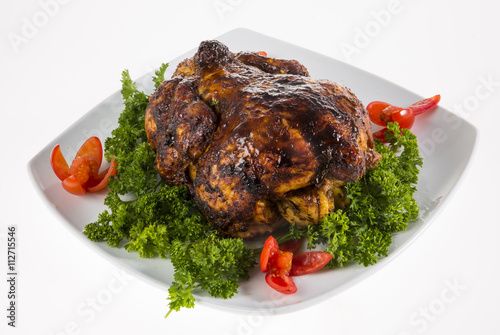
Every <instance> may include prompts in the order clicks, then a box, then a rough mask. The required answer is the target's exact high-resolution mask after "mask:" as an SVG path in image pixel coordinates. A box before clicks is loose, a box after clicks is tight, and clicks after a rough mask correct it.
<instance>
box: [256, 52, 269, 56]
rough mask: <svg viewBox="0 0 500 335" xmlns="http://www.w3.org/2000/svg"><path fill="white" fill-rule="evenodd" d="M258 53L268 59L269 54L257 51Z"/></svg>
mask: <svg viewBox="0 0 500 335" xmlns="http://www.w3.org/2000/svg"><path fill="white" fill-rule="evenodd" d="M257 53H259V54H261V55H262V56H266V57H267V52H265V51H257Z"/></svg>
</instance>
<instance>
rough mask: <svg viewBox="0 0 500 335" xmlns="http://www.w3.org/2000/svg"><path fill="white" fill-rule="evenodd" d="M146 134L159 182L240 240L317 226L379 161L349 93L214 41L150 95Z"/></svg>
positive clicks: (286, 63)
mask: <svg viewBox="0 0 500 335" xmlns="http://www.w3.org/2000/svg"><path fill="white" fill-rule="evenodd" d="M146 131H147V134H148V139H149V141H150V143H151V146H152V147H153V149H154V150H155V151H156V167H157V170H158V172H159V173H160V175H161V176H162V177H163V179H164V180H165V181H166V182H167V183H168V184H170V185H187V186H188V188H189V190H190V192H191V194H192V197H193V199H194V202H195V203H196V205H197V206H198V208H199V209H200V211H201V212H202V213H203V214H204V215H205V217H206V218H207V219H208V221H209V222H210V223H211V224H212V225H213V226H214V227H215V228H217V229H218V230H220V231H221V232H223V233H225V234H228V235H231V236H236V237H242V238H246V237H252V236H255V235H260V234H264V233H270V232H272V231H274V230H275V229H277V228H278V227H281V226H283V225H286V224H288V223H289V222H295V223H296V224H297V225H299V227H304V226H307V225H310V224H316V223H317V222H319V221H320V220H321V219H322V218H324V217H325V216H326V215H328V213H329V212H330V211H332V210H334V209H335V208H336V207H337V208H338V207H342V206H344V205H345V204H346V201H347V200H346V198H345V194H344V192H343V189H342V186H343V185H344V184H345V182H348V181H355V180H357V179H359V178H360V177H361V176H362V175H363V174H364V173H365V171H366V169H367V168H372V167H374V166H375V165H376V164H377V163H378V161H379V159H380V155H379V154H378V153H377V152H375V150H374V149H373V145H374V143H373V137H372V133H371V127H370V122H369V119H368V116H367V113H366V111H365V109H364V107H363V105H362V103H361V102H360V101H359V100H358V99H357V98H356V96H355V95H354V94H353V93H352V92H351V91H350V90H349V89H347V88H346V87H344V86H342V85H339V84H337V83H334V82H331V81H328V80H315V79H312V78H310V77H309V73H308V71H307V69H306V68H305V67H304V66H303V65H301V64H300V63H298V62H297V61H294V60H282V59H275V58H270V57H266V56H262V55H260V54H259V53H256V52H240V53H232V52H230V51H229V50H228V48H227V47H226V46H225V45H224V44H222V43H220V42H218V41H204V42H202V43H201V44H200V46H199V48H198V51H197V52H196V54H195V55H194V56H193V57H192V58H189V59H186V60H184V61H183V62H181V63H180V64H179V66H178V67H177V69H176V71H175V73H174V74H173V76H172V78H171V79H170V80H166V81H165V82H163V83H162V84H161V85H160V86H159V88H158V90H157V91H156V92H155V93H154V94H152V95H151V97H150V101H149V106H148V108H147V111H146Z"/></svg>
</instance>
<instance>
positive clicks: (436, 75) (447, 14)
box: [0, 0, 500, 335]
mask: <svg viewBox="0 0 500 335" xmlns="http://www.w3.org/2000/svg"><path fill="white" fill-rule="evenodd" d="M63 2H64V1H62V0H61V1H60V2H56V0H52V1H50V0H41V1H34V0H25V1H16V2H14V1H11V2H7V1H5V0H3V1H2V3H1V4H0V27H1V28H0V57H1V58H0V97H1V106H2V108H1V109H2V122H1V124H2V129H1V132H0V136H1V138H0V139H1V143H2V144H3V145H2V154H1V157H2V158H1V172H2V173H1V174H0V178H1V186H0V187H1V188H0V196H1V199H0V209H1V210H0V222H1V228H0V236H1V241H0V242H1V243H0V259H1V262H0V268H1V269H2V273H4V275H0V278H5V277H6V272H7V271H6V254H7V251H6V233H7V228H6V227H7V225H11V224H16V225H18V238H19V244H18V256H19V258H18V262H19V263H18V266H19V277H18V288H17V289H18V299H17V305H18V306H17V307H18V311H17V313H18V314H17V315H18V319H17V327H16V328H15V329H13V328H11V327H8V326H7V321H8V320H7V317H6V315H7V311H6V308H7V304H8V300H7V291H8V288H7V285H6V279H5V280H4V279H1V285H0V310H2V312H1V313H0V320H2V321H0V323H1V326H0V329H2V330H1V331H0V332H1V333H2V334H5V333H6V332H7V334H44V335H49V334H53V335H55V334H58V335H62V334H144V333H146V334H198V333H203V334H278V333H288V334H290V333H292V334H295V333H297V334H298V333H304V334H305V333H310V334H314V333H320V334H322V333H329V334H332V333H333V334H394V335H403V334H498V333H499V332H500V321H499V320H500V319H499V318H498V315H499V312H500V307H499V306H500V304H499V299H500V289H499V283H500V272H499V271H498V269H497V267H498V266H499V260H500V257H499V254H500V253H499V252H500V243H499V242H498V241H499V236H500V228H499V221H500V220H499V219H498V214H497V213H498V202H499V201H498V200H500V196H499V195H498V193H497V190H498V188H499V186H500V184H499V182H498V177H497V176H496V173H497V171H498V163H499V158H498V155H499V149H498V140H497V138H498V129H497V128H496V127H497V126H498V124H499V122H500V116H499V115H500V111H499V107H498V106H499V103H500V66H499V64H500V51H499V46H498V45H499V43H498V33H499V32H500V20H499V14H500V5H499V3H498V2H497V1H491V0H489V1H488V0H476V1H474V2H472V1H462V0H460V1H444V0H439V1H431V0H421V1H415V0H413V1H411V0H400V1H390V0H377V1H370V2H369V3H368V2H367V1H327V0H324V1H307V2H306V1H292V0H288V1H269V0H267V1H260V0H254V1H251V0H208V1H202V0H198V1H196V0H191V1H182V2H181V1H175V2H174V1H166V0H163V1H141V2H139V1H123V0H122V1H106V2H104V1H96V0H87V1H78V0H72V1H65V2H66V3H63ZM389 10H392V12H391V11H389ZM383 13H385V14H387V13H390V15H389V16H387V15H385V16H384V15H383ZM30 25H32V26H31V29H29V28H27V27H28V26H30ZM237 27H245V28H249V29H252V30H255V31H257V32H261V33H264V34H266V35H270V36H272V37H276V38H279V39H282V40H285V41H287V42H291V43H293V44H297V45H300V46H303V47H305V48H308V49H311V50H314V51H317V52H320V53H323V54H325V55H328V56H330V57H333V58H336V59H339V60H341V61H345V62H348V63H350V64H352V65H354V66H356V67H359V68H362V69H364V70H367V71H369V72H372V73H375V74H377V75H379V76H381V77H383V78H386V79H388V80H390V81H393V82H395V83H396V84H399V85H401V86H403V87H406V88H407V89H409V90H411V91H414V92H416V93H417V94H420V95H422V96H431V95H434V94H436V93H440V94H441V95H442V102H441V105H442V106H443V107H445V108H447V109H449V110H451V111H452V112H454V113H456V114H459V115H460V116H461V117H463V118H465V119H467V120H468V121H469V122H471V123H472V124H474V125H475V126H476V127H477V128H478V129H479V141H478V144H477V146H476V152H475V155H474V158H473V160H472V162H471V165H470V166H469V169H468V171H467V175H466V176H465V178H464V180H463V182H462V183H461V185H460V187H459V188H458V189H457V191H456V193H455V194H454V196H453V198H452V199H451V201H449V202H448V205H447V207H446V208H445V209H444V210H443V211H442V212H441V213H440V215H439V216H438V217H437V218H436V219H435V220H434V222H433V223H432V225H431V226H430V227H429V228H428V229H427V230H426V231H425V232H424V233H423V234H422V235H421V236H420V237H419V238H418V239H417V240H416V241H415V242H414V243H413V244H412V245H411V246H410V247H409V248H407V249H406V250H405V251H404V252H403V253H402V254H400V255H399V256H398V257H397V258H396V259H395V260H394V261H393V262H391V263H389V264H388V265H387V266H386V267H384V268H383V269H382V270H381V271H379V272H377V273H376V274H375V275H373V276H372V277H370V278H368V279H366V280H364V281H363V282H361V283H360V284H358V285H356V286H354V287H352V288H351V289H349V290H347V291H345V292H344V293H342V294H340V295H338V296H335V297H333V298H331V299H329V300H327V301H325V302H323V303H320V304H318V305H316V306H313V307H310V308H308V309H305V310H302V311H300V312H295V313H292V314H285V315H280V316H270V317H267V316H262V315H260V314H259V313H254V314H252V315H249V316H247V315H238V314H231V313H228V312H221V311H215V310H212V309H209V308H207V307H205V306H203V305H197V306H196V307H195V308H194V309H190V310H183V311H181V312H178V313H174V314H173V315H171V317H169V318H168V319H167V320H164V319H163V315H164V314H165V312H166V311H167V301H166V296H167V294H166V292H165V291H163V290H160V289H158V288H156V287H152V286H150V285H149V284H147V283H144V282H142V281H141V280H139V279H135V278H130V277H128V276H123V275H120V276H118V275H117V273H119V270H118V269H117V268H115V267H114V266H112V265H110V264H109V263H108V262H107V261H106V260H104V259H101V258H100V257H99V256H98V255H97V254H96V253H94V252H91V251H89V249H88V248H87V247H86V246H85V245H83V244H82V243H79V242H78V241H76V240H75V239H74V236H73V235H71V234H70V233H69V232H68V230H67V229H64V228H63V227H62V225H61V223H60V222H59V221H58V220H57V219H56V218H55V217H54V216H53V215H52V214H51V212H50V211H49V210H48V209H47V208H46V207H45V204H44V203H43V202H42V201H40V200H39V198H38V196H37V193H35V192H34V188H33V186H32V184H31V182H30V180H29V178H28V175H27V169H26V164H27V162H28V161H29V160H30V159H31V158H32V157H33V156H34V155H35V154H36V153H37V152H38V151H40V150H41V149H42V148H43V147H44V146H45V145H46V144H47V143H48V142H50V141H51V140H53V139H54V138H55V137H56V136H57V135H58V134H60V133H61V132H62V131H64V130H65V129H66V128H67V127H68V126H69V125H71V124H72V123H73V122H75V121H76V120H78V118H80V117H81V116H82V115H84V114H85V113H86V112H87V111H89V110H90V109H91V108H92V107H93V106H95V105H96V104H98V103H99V102H100V101H102V100H103V99H105V98H106V97H107V96H109V95H110V94H111V93H113V92H115V91H116V90H118V89H119V88H120V81H119V79H120V74H121V71H122V70H123V69H129V70H130V73H131V75H132V77H135V78H136V77H139V76H141V75H142V74H144V73H146V72H149V71H150V70H151V68H154V67H157V66H158V65H159V64H160V63H162V62H167V61H168V60H170V59H173V58H175V57H177V56H178V55H179V54H181V53H184V52H185V51H187V50H189V49H192V48H194V47H196V46H197V45H198V43H199V42H200V41H201V40H204V39H211V38H214V37H216V36H219V35H221V34H223V33H225V32H227V31H228V30H231V29H233V28H237ZM363 33H367V34H368V35H369V36H368V39H363V38H361V37H360V36H361V35H362V34H363ZM348 45H349V46H350V49H349V50H351V53H349V52H347V51H346V50H347V48H348V47H347V46H348ZM342 46H343V47H342ZM306 66H307V64H306ZM485 83H489V84H485ZM120 280H121V281H120ZM110 285H111V287H113V291H114V292H113V293H112V295H111V296H110V299H108V300H107V301H106V304H99V301H98V298H102V297H103V296H104V295H103V294H104V293H103V292H104V291H105V290H108V291H110ZM451 286H453V287H454V289H450V287H451ZM93 301H94V302H95V301H97V302H95V303H96V304H97V305H93V303H92V302H93ZM101 302H102V299H101ZM90 306H95V307H90ZM82 311H85V313H82Z"/></svg>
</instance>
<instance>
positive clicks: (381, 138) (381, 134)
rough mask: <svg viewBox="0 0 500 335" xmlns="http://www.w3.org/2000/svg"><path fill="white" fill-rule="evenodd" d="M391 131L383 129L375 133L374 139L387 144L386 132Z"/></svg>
mask: <svg viewBox="0 0 500 335" xmlns="http://www.w3.org/2000/svg"><path fill="white" fill-rule="evenodd" d="M388 130H389V129H387V128H383V129H380V130H378V131H376V132H374V133H373V138H376V139H377V140H379V141H380V142H382V143H387V140H386V139H385V135H384V134H385V132H386V131H388Z"/></svg>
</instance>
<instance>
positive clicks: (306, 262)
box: [290, 251, 333, 276]
mask: <svg viewBox="0 0 500 335" xmlns="http://www.w3.org/2000/svg"><path fill="white" fill-rule="evenodd" d="M332 258H333V256H332V254H330V253H328V252H324V251H308V252H304V253H302V254H298V255H296V256H294V257H293V261H292V269H291V270H290V276H303V275H307V274H310V273H313V272H316V271H318V270H319V269H321V268H323V267H324V266H325V265H326V264H328V262H329V261H330V260H331V259H332Z"/></svg>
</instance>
